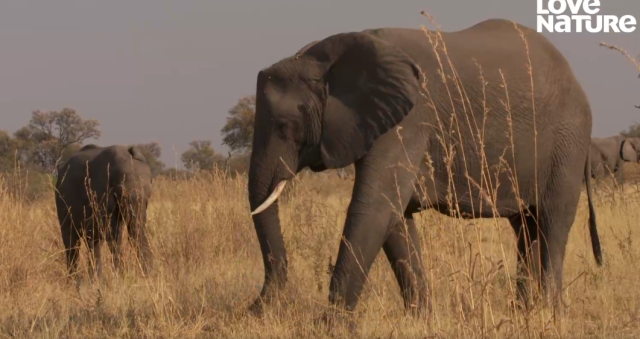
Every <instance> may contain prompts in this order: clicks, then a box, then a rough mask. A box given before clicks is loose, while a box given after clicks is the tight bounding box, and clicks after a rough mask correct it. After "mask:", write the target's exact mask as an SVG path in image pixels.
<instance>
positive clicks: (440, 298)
mask: <svg viewBox="0 0 640 339" xmlns="http://www.w3.org/2000/svg"><path fill="white" fill-rule="evenodd" d="M637 166H638V165H628V166H627V167H629V168H627V171H628V172H631V171H635V170H636V167H637ZM629 177H630V176H628V178H629ZM630 179H631V180H628V181H627V183H626V184H625V185H626V187H625V193H624V194H621V193H620V192H619V191H618V193H615V192H616V191H615V190H613V189H610V188H607V187H606V185H604V186H600V187H599V190H598V195H597V198H596V209H597V211H596V212H597V217H598V228H599V231H600V239H601V241H602V246H603V249H604V252H605V256H604V266H603V267H602V268H598V267H597V266H596V264H595V261H594V258H593V255H592V252H591V245H590V238H589V233H588V228H587V219H588V210H587V204H586V195H585V194H584V192H583V196H582V200H581V201H580V205H579V210H578V213H577V216H576V219H575V224H574V226H573V228H572V231H571V235H570V241H569V244H568V247H567V255H566V260H565V272H564V284H565V290H564V298H565V301H566V303H567V307H566V308H564V309H563V310H562V311H561V312H559V313H554V311H553V309H552V308H550V307H545V306H544V305H541V306H538V307H536V308H534V309H532V310H531V311H530V312H529V313H526V312H523V311H513V309H512V308H511V307H510V303H511V302H512V301H513V300H514V298H515V280H514V279H515V259H516V247H515V246H516V244H515V236H514V233H513V230H512V229H511V227H510V226H509V224H508V222H507V221H506V220H502V219H483V220H475V221H474V220H463V219H457V218H452V217H447V216H443V215H441V214H438V213H437V212H431V211H428V212H423V213H421V214H420V215H419V216H418V218H417V225H418V228H419V232H420V233H421V237H422V246H423V251H424V262H425V264H426V267H427V273H428V277H429V285H430V288H431V298H432V302H433V306H434V309H433V312H432V314H431V315H430V316H424V317H423V318H418V319H416V318H411V317H408V316H405V315H404V310H403V304H402V299H401V296H400V293H399V288H398V286H397V283H396V280H395V278H394V275H393V273H392V271H391V269H390V266H389V264H388V262H387V259H386V258H385V256H384V254H383V253H382V252H381V253H380V255H379V256H378V258H377V260H376V262H375V263H374V266H373V268H372V270H371V273H370V275H369V281H368V283H367V284H366V286H365V291H364V292H363V294H362V300H361V302H360V303H359V304H358V308H357V315H356V321H357V324H358V328H357V331H358V332H357V333H358V335H359V336H361V337H363V338H484V337H491V338H494V337H495V338H634V337H638V336H640V319H638V316H639V315H640V273H639V272H638V269H637V268H638V267H640V247H639V246H637V245H636V243H637V242H640V235H639V232H638V227H637V223H638V220H640V210H639V209H638V204H639V203H640V185H638V184H636V183H635V178H633V177H632V178H630ZM11 180H16V179H15V178H11V177H6V178H5V179H4V181H3V184H2V186H0V187H7V186H8V185H7V184H9V183H10V181H11ZM14 184H15V183H14ZM352 186H353V182H352V181H351V180H350V179H340V178H338V177H337V176H335V175H334V176H326V175H302V176H301V178H300V180H297V181H295V184H294V186H293V187H292V188H291V189H290V190H288V191H287V192H286V193H285V194H283V196H282V197H281V199H280V201H281V203H280V216H281V222H282V227H283V232H284V237H285V242H286V245H287V249H288V254H289V260H290V278H289V284H288V288H287V290H286V293H285V294H286V295H287V296H288V297H289V298H288V300H289V302H290V303H289V304H288V306H287V307H281V308H279V307H278V306H277V305H276V306H274V307H271V308H268V309H266V311H265V313H264V314H263V315H262V317H256V316H253V315H250V314H248V313H247V312H246V309H247V306H248V305H249V304H250V303H251V302H252V301H253V299H254V298H255V297H256V296H257V295H258V294H259V292H260V288H261V286H262V280H263V267H262V257H261V253H260V249H259V245H258V241H257V238H256V235H255V231H254V229H253V224H252V221H251V217H250V216H249V206H248V200H247V193H246V177H245V176H238V177H235V178H230V177H226V176H224V175H222V174H221V173H218V174H215V173H214V174H207V175H199V176H196V177H194V178H190V179H188V180H171V179H166V178H159V179H157V180H156V181H155V182H154V193H153V198H152V201H151V203H150V206H149V224H148V229H149V233H150V239H151V245H152V249H153V252H154V255H155V259H156V265H157V269H158V270H157V272H156V274H154V275H153V276H151V277H148V278H145V277H144V276H143V275H142V274H141V272H140V270H139V269H138V268H137V267H136V264H135V260H134V259H133V258H134V256H133V253H131V250H130V248H129V245H128V243H127V242H125V254H124V255H125V258H126V260H127V267H126V269H125V272H124V274H123V276H120V277H117V276H115V275H114V270H113V269H112V267H111V266H108V265H107V266H106V267H105V279H104V282H103V283H101V284H99V283H90V282H89V281H88V280H87V273H86V264H87V252H86V249H85V248H84V247H83V249H82V252H81V267H80V269H81V272H82V273H81V274H82V283H81V284H80V286H79V288H76V285H75V284H73V283H70V282H69V281H68V280H67V279H66V277H65V268H66V266H65V262H64V257H63V252H62V249H63V245H62V241H61V238H60V230H59V225H58V221H57V217H56V211H55V205H54V199H53V191H52V190H50V192H49V193H47V194H45V196H43V197H41V198H40V199H37V200H36V201H31V202H25V201H24V199H22V198H21V197H20V195H19V194H18V195H16V194H11V193H9V191H7V190H0V215H1V216H2V218H0V244H2V245H1V246H0V305H1V307H0V337H2V338H323V337H331V336H334V337H335V336H337V337H342V336H343V335H348V332H346V331H347V330H346V329H342V328H340V327H338V328H336V329H335V330H334V332H327V330H326V329H325V328H323V327H321V326H320V325H318V324H317V323H316V322H315V321H316V319H317V318H318V317H319V316H320V315H321V313H322V311H324V310H325V309H326V306H327V305H328V298H327V295H328V286H329V279H330V275H329V274H328V269H329V264H330V263H333V261H334V259H335V258H336V255H337V251H338V244H339V239H340V235H341V232H342V226H343V223H344V220H345V214H346V208H347V205H348V202H349V198H350V191H351V188H352ZM103 253H104V254H103V260H105V261H106V259H108V258H109V257H110V253H109V251H108V250H107V247H106V246H104V250H103Z"/></svg>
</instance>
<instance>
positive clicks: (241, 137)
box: [220, 95, 256, 153]
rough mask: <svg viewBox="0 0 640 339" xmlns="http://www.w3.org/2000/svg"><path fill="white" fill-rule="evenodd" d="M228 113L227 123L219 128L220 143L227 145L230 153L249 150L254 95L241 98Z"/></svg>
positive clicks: (254, 105)
mask: <svg viewBox="0 0 640 339" xmlns="http://www.w3.org/2000/svg"><path fill="white" fill-rule="evenodd" d="M228 114H229V117H227V123H226V124H225V125H224V127H223V128H222V129H221V130H220V131H221V132H222V135H223V139H222V143H223V144H225V145H227V146H229V149H231V152H232V153H243V152H247V151H250V150H251V143H252V142H253V121H254V119H255V114H256V96H255V95H249V96H246V97H243V98H241V99H240V100H238V103H236V105H235V106H233V107H232V108H231V109H230V110H229V112H228Z"/></svg>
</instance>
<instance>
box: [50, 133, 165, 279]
mask: <svg viewBox="0 0 640 339" xmlns="http://www.w3.org/2000/svg"><path fill="white" fill-rule="evenodd" d="M152 180H153V178H152V175H151V169H150V167H149V164H148V162H147V159H146V158H145V156H144V155H143V154H142V153H141V151H140V149H139V148H138V147H137V146H131V147H127V146H124V145H111V146H107V147H100V146H97V145H94V144H89V145H86V146H84V147H82V148H81V149H80V150H78V151H77V152H75V153H74V154H72V155H71V156H70V157H69V159H68V160H67V161H66V162H65V163H63V164H61V165H60V166H58V168H57V182H56V186H55V188H56V190H55V193H56V194H55V201H56V209H57V213H58V220H59V222H60V230H61V234H62V240H63V243H64V247H65V257H66V262H67V270H68V274H69V276H74V275H75V273H76V272H77V266H78V252H79V245H80V240H81V239H84V240H86V244H87V246H88V249H89V253H90V255H91V256H92V258H91V259H92V260H90V261H89V276H90V277H91V278H93V276H94V274H95V275H96V276H98V277H101V276H102V265H101V264H100V242H101V240H102V239H103V238H106V241H107V243H108V245H109V249H110V251H111V254H112V256H113V259H114V265H115V267H116V269H117V270H118V271H120V270H121V268H122V260H121V258H120V245H121V241H122V227H123V223H125V222H126V224H127V227H128V231H129V232H128V234H129V239H130V240H131V242H132V244H133V245H134V246H133V247H134V249H135V250H136V251H135V252H136V255H137V257H138V260H139V262H140V265H141V267H142V269H143V271H144V272H145V273H148V272H149V268H150V267H151V265H152V263H153V258H152V256H151V250H150V248H149V241H148V239H147V234H146V230H145V228H146V223H147V206H148V203H149V199H150V198H151V193H152V190H151V185H152Z"/></svg>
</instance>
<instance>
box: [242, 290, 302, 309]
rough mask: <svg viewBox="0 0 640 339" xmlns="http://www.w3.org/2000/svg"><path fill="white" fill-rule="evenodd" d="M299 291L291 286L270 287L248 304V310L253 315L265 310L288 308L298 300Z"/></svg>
mask: <svg viewBox="0 0 640 339" xmlns="http://www.w3.org/2000/svg"><path fill="white" fill-rule="evenodd" d="M298 297H299V293H298V291H297V289H296V288H294V287H293V286H286V287H284V286H280V287H275V286H274V287H271V288H269V290H268V292H266V293H265V292H263V293H261V295H260V296H259V297H258V298H256V300H254V302H253V303H252V304H251V305H250V306H249V308H248V311H249V312H250V313H251V314H253V315H255V316H262V314H263V313H264V312H265V311H266V310H267V309H269V310H273V311H276V312H281V311H284V310H286V309H288V308H290V307H291V306H292V305H293V304H295V303H296V302H297V300H298Z"/></svg>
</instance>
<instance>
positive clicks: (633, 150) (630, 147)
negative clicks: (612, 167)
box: [620, 137, 640, 163]
mask: <svg viewBox="0 0 640 339" xmlns="http://www.w3.org/2000/svg"><path fill="white" fill-rule="evenodd" d="M620 157H621V158H622V159H624V160H625V161H630V162H638V163H640V138H636V137H633V138H625V139H624V140H623V141H622V145H621V147H620Z"/></svg>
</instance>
